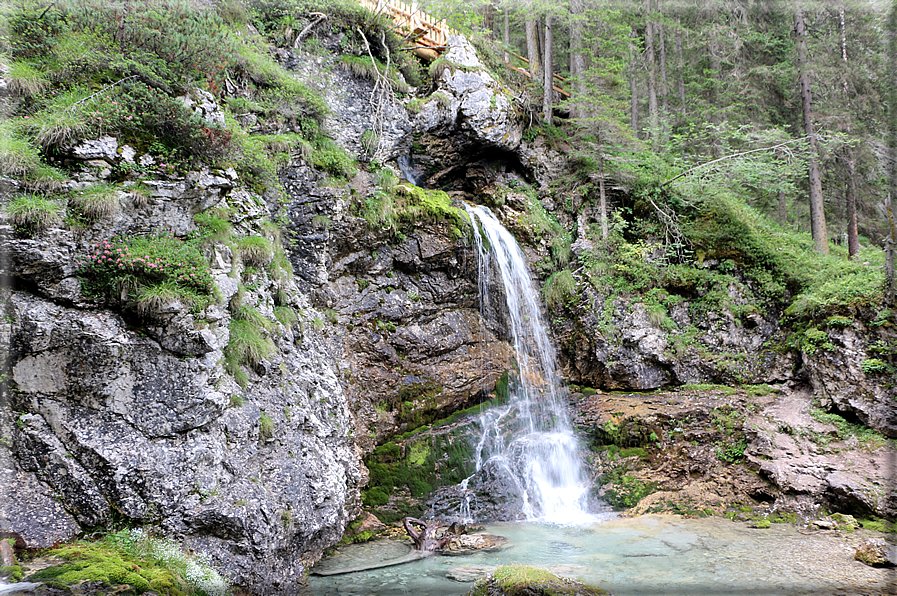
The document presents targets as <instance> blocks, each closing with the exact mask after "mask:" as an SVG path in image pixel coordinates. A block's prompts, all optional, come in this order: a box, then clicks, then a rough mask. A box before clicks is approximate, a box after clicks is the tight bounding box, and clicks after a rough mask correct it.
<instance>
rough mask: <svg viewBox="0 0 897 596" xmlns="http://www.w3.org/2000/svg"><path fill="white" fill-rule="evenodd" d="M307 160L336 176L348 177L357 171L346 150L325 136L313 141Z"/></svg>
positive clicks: (353, 175) (351, 176)
mask: <svg viewBox="0 0 897 596" xmlns="http://www.w3.org/2000/svg"><path fill="white" fill-rule="evenodd" d="M309 160H310V161H311V163H312V164H314V165H315V167H318V168H321V169H322V170H324V171H325V172H327V173H328V174H330V175H332V176H335V177H337V178H345V179H350V178H353V177H355V175H356V174H357V173H358V168H357V167H356V165H355V160H354V159H352V157H351V156H350V155H349V154H348V153H347V152H346V150H345V149H343V148H342V147H340V146H339V145H337V144H336V143H334V142H333V140H331V139H328V138H325V137H322V138H320V139H318V140H316V141H315V143H314V148H313V150H312V153H311V155H310V156H309Z"/></svg>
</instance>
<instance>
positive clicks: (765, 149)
mask: <svg viewBox="0 0 897 596" xmlns="http://www.w3.org/2000/svg"><path fill="white" fill-rule="evenodd" d="M807 138H808V137H801V138H799V139H791V140H790V141H785V142H783V143H778V144H777V145H772V146H770V147H761V148H760V149H751V150H750V151H742V152H741V153H733V154H731V155H724V156H723V157H720V158H717V159H714V160H711V161H708V162H706V163H702V164H700V165H696V166H695V167H693V168H689V169H687V170H685V171H684V172H682V173H681V174H678V175H676V176H673V177H672V178H670V179H669V180H667V181H666V182H664V183H663V184H661V185H660V186H661V188H663V187H664V186H666V185H667V184H669V183H670V182H672V181H673V180H678V179H679V178H682V177H683V176H686V175H688V174H691V173H692V172H694V171H695V170H700V169H701V168H706V167H707V166H712V165H713V164H715V163H719V162H721V161H725V160H727V159H734V158H736V157H742V156H744V155H750V154H751V153H759V152H761V151H771V150H773V149H779V148H781V147H784V146H785V145H791V144H792V143H797V142H799V141H806V140H807Z"/></svg>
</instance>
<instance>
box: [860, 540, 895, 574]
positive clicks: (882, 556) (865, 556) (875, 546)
mask: <svg viewBox="0 0 897 596" xmlns="http://www.w3.org/2000/svg"><path fill="white" fill-rule="evenodd" d="M853 558H854V559H856V560H857V561H860V562H861V563H865V564H866V565H870V566H872V567H894V566H897V546H894V545H893V544H890V543H889V542H887V541H885V540H884V539H883V538H867V539H866V540H864V541H863V542H862V543H861V544H860V545H859V546H858V547H857V550H856V554H855V555H854V557H853Z"/></svg>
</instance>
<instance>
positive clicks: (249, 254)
mask: <svg viewBox="0 0 897 596" xmlns="http://www.w3.org/2000/svg"><path fill="white" fill-rule="evenodd" d="M236 246H237V251H238V252H239V254H240V259H241V260H242V261H243V264H244V265H246V266H249V267H262V266H264V265H266V264H268V262H270V261H271V259H272V258H273V257H274V247H273V246H272V244H271V241H270V240H268V239H267V238H265V237H263V236H242V237H240V238H238V239H237V241H236Z"/></svg>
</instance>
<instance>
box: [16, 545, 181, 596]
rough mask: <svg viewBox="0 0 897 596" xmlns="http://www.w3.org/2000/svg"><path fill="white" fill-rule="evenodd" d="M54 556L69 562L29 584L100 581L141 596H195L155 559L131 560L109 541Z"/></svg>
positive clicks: (42, 572)
mask: <svg viewBox="0 0 897 596" xmlns="http://www.w3.org/2000/svg"><path fill="white" fill-rule="evenodd" d="M52 554H53V555H54V556H57V557H60V558H62V559H66V561H67V562H66V563H63V564H61V565H56V566H53V567H48V568H46V569H42V570H40V571H38V572H36V573H33V574H31V575H30V576H28V578H27V579H28V581H45V580H56V581H57V582H61V583H63V584H68V585H71V584H77V583H80V582H84V581H99V582H102V583H103V584H106V585H110V586H111V585H120V584H127V585H129V586H131V587H132V588H133V589H134V591H135V592H136V593H138V594H142V593H143V592H147V591H149V590H155V591H156V592H159V593H160V594H163V595H169V596H180V595H186V594H190V593H193V589H192V587H191V586H189V585H188V584H187V583H186V582H185V581H183V580H182V579H180V578H179V577H178V576H177V575H176V573H175V572H174V571H173V570H171V569H168V568H166V567H165V566H164V565H161V564H160V563H159V562H156V561H154V560H152V559H148V558H141V557H135V556H132V555H130V554H129V553H127V552H125V551H123V550H121V549H119V548H117V547H116V546H115V545H114V544H113V543H112V542H111V541H109V540H104V541H100V542H97V543H77V544H75V545H72V546H67V547H63V548H60V549H54V550H53V551H52Z"/></svg>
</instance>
